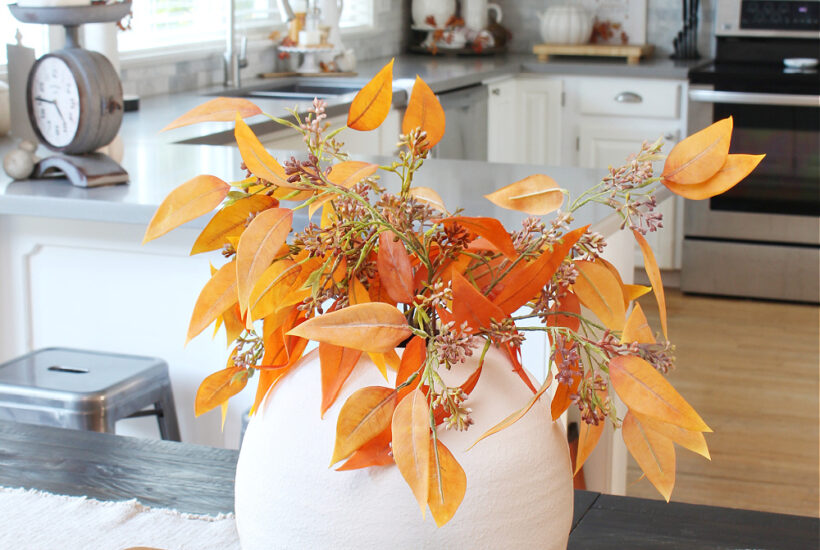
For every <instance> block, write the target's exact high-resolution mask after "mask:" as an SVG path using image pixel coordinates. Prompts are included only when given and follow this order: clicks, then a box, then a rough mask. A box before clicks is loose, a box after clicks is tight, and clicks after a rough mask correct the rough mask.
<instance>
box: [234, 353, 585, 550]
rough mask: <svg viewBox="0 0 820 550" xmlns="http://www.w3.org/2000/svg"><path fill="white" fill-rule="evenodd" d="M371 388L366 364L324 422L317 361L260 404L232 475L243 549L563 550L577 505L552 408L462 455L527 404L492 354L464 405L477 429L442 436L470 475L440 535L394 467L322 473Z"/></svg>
mask: <svg viewBox="0 0 820 550" xmlns="http://www.w3.org/2000/svg"><path fill="white" fill-rule="evenodd" d="M472 359H473V360H471V361H468V362H467V363H465V364H463V365H460V366H459V367H457V368H454V369H453V371H451V372H450V373H446V374H447V375H448V376H447V378H449V380H447V383H448V384H449V385H456V384H460V383H461V382H463V381H464V380H465V379H466V378H467V377H468V376H469V374H470V373H472V372H473V370H474V369H475V365H476V362H475V357H473V358H472ZM456 371H457V372H456ZM370 385H382V386H384V385H386V382H385V380H384V378H383V377H382V376H381V375H380V374H379V373H378V371H377V369H376V367H375V365H373V364H372V363H371V362H370V361H369V360H366V359H363V360H362V361H361V362H360V363H359V364H358V365H357V366H356V368H355V370H354V371H353V373H352V375H351V377H350V379H349V380H348V382H347V383H346V385H345V387H344V389H343V390H342V393H341V394H340V396H339V399H338V400H337V401H336V403H335V404H334V406H333V407H332V408H331V409H330V410H328V412H327V413H326V414H325V418H324V420H320V419H319V406H320V399H321V398H320V372H319V357H318V354H317V353H315V352H314V353H312V354H310V355H308V356H306V358H305V359H304V364H302V365H301V367H299V368H298V369H297V370H296V371H295V372H293V373H292V374H290V375H289V376H288V377H287V378H286V379H285V380H283V381H282V383H281V384H280V385H279V387H277V388H275V389H274V390H273V391H272V392H270V393H269V394H268V396H267V398H266V400H265V401H264V403H263V405H262V406H260V411H259V412H258V413H257V414H256V415H255V416H254V417H253V418H252V419H251V422H250V424H249V425H248V429H247V431H246V433H245V439H244V441H243V443H242V450H241V451H240V454H239V463H238V464H237V468H236V505H235V506H236V523H237V530H238V531H239V538H240V541H241V543H242V548H243V549H244V550H261V549H264V550H268V549H271V548H288V549H291V548H308V549H319V548H321V549H324V548H327V549H331V548H332V549H334V550H342V549H369V548H397V549H399V548H400V549H405V548H413V549H416V548H435V549H437V550H440V549H442V548H504V549H515V548H526V549H533V548H538V549H539V550H553V549H554V550H558V549H561V550H563V549H565V548H566V545H567V539H568V536H569V530H570V527H571V524H572V506H573V487H572V475H571V470H570V458H569V450H568V447H567V441H566V435H565V434H564V431H563V429H562V428H561V427H560V425H558V424H557V423H554V422H552V420H551V417H550V410H549V404H548V399H546V398H544V399H542V400H541V401H539V402H538V403H537V404H536V405H535V406H534V407H533V409H532V410H530V412H529V413H528V414H527V415H526V416H525V417H524V418H523V419H521V420H519V421H518V422H517V423H516V424H514V425H513V426H511V427H510V428H507V429H506V430H503V431H501V432H499V433H498V434H495V435H493V436H491V437H489V438H487V439H485V440H484V441H482V442H480V443H479V444H478V445H476V446H475V447H474V448H473V449H471V450H470V451H466V449H467V448H468V447H469V446H470V445H471V444H472V443H473V442H474V441H475V440H476V439H477V438H478V437H479V436H480V435H481V434H482V433H484V432H485V431H486V430H488V429H489V428H490V427H492V426H493V425H495V424H496V423H498V422H499V421H501V420H502V419H504V418H506V417H507V416H508V415H509V414H510V413H512V412H514V411H516V410H518V409H520V408H521V407H522V406H524V405H525V404H526V403H527V401H528V400H529V399H530V397H531V396H532V393H531V392H530V391H529V390H528V389H527V388H526V386H525V385H524V384H523V383H522V381H521V380H520V378H518V376H517V375H516V374H514V373H513V372H512V370H511V367H510V364H509V362H508V360H507V359H506V358H505V357H504V356H503V355H502V354H501V353H500V352H498V351H496V350H495V349H491V350H490V351H489V352H488V353H487V358H486V362H485V364H484V368H483V370H482V374H481V378H480V380H479V382H478V385H477V386H476V388H475V390H474V391H473V393H472V394H471V395H470V400H469V403H470V405H469V406H470V407H472V409H473V420H474V421H475V424H474V425H473V426H471V427H470V429H469V430H468V431H467V432H456V431H445V430H440V431H439V434H440V438H441V440H442V441H443V442H444V443H445V445H447V447H448V448H449V449H450V450H451V451H452V453H453V455H454V456H455V457H456V459H457V460H458V461H459V463H460V464H461V466H462V467H463V468H464V471H465V473H466V475H467V492H466V495H465V497H464V501H463V502H462V504H461V506H460V508H459V509H458V511H457V512H456V514H455V516H454V517H453V519H451V520H450V522H449V523H447V524H446V525H444V526H443V527H441V528H438V527H436V524H435V522H434V521H433V518H432V517H431V516H430V514H429V510H428V511H427V514H426V517H425V518H422V515H421V512H420V510H419V507H418V504H417V503H416V500H415V498H414V497H413V494H412V492H411V491H410V488H409V487H408V486H407V484H406V483H405V481H404V479H403V478H402V476H401V474H400V473H399V471H398V468H396V466H395V465H391V466H380V467H373V468H367V469H363V470H354V471H348V472H337V471H335V470H333V469H329V468H328V464H329V462H330V457H331V454H332V451H333V442H334V438H335V431H336V418H337V417H338V414H339V409H340V408H341V405H342V403H344V401H345V400H346V399H347V397H348V396H349V395H350V394H351V393H352V392H353V391H355V390H356V389H358V388H361V387H363V386H370Z"/></svg>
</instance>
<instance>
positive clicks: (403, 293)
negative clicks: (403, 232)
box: [376, 231, 415, 304]
mask: <svg viewBox="0 0 820 550" xmlns="http://www.w3.org/2000/svg"><path fill="white" fill-rule="evenodd" d="M376 267H377V269H378V270H379V278H380V279H381V281H382V285H384V288H385V290H386V291H387V295H388V296H390V298H391V299H392V300H393V301H395V302H402V303H405V304H412V303H413V298H415V293H414V292H413V268H412V267H411V266H410V256H409V255H408V254H407V250H405V248H404V243H403V242H402V241H401V240H397V238H396V237H395V235H394V234H393V232H392V231H382V232H381V234H379V252H378V255H377V256H376Z"/></svg>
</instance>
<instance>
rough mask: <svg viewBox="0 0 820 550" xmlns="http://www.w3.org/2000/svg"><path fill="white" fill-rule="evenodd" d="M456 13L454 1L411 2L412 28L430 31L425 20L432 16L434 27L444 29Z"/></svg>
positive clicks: (417, 0)
mask: <svg viewBox="0 0 820 550" xmlns="http://www.w3.org/2000/svg"><path fill="white" fill-rule="evenodd" d="M455 13H456V0H413V7H412V14H413V26H414V27H416V28H421V29H432V27H431V26H430V24H429V23H428V22H427V18H428V17H430V16H432V17H433V18H434V19H435V21H436V25H435V26H436V27H438V28H440V29H441V28H444V26H445V25H446V24H447V21H449V20H450V18H451V17H452V16H453V15H455Z"/></svg>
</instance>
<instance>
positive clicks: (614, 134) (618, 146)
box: [578, 119, 680, 269]
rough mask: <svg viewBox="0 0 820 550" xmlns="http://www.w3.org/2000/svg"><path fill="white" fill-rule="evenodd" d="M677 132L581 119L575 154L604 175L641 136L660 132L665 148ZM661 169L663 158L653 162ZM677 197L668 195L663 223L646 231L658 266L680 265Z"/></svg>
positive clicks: (635, 149) (631, 151) (640, 261)
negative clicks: (651, 230) (583, 120)
mask: <svg viewBox="0 0 820 550" xmlns="http://www.w3.org/2000/svg"><path fill="white" fill-rule="evenodd" d="M679 135H680V134H679V131H678V129H677V128H666V127H663V126H658V125H653V124H636V123H635V121H634V120H633V119H630V120H628V121H623V122H619V123H616V122H613V123H612V124H607V125H600V124H598V123H596V124H589V123H582V124H581V125H580V127H579V133H578V137H579V139H578V156H579V160H580V164H581V166H582V167H583V168H595V169H600V170H602V172H601V175H604V173H605V172H604V170H606V169H607V168H608V167H609V166H621V165H622V164H624V163H625V162H626V159H627V157H629V155H631V154H634V153H636V152H638V151H639V150H640V147H641V143H642V142H643V140H654V139H656V138H657V137H659V136H663V137H664V141H665V143H666V145H665V146H664V151H666V152H668V151H669V150H671V148H672V147H673V146H674V145H675V143H677V141H678V140H679ZM662 169H663V163H662V162H657V163H655V173H656V174H659V173H660V171H661V170H662ZM677 201H678V198H677V197H670V198H668V199H666V200H665V201H663V202H662V203H661V204H660V205H659V206H658V211H659V212H660V213H661V214H662V215H663V227H662V228H661V229H659V230H658V231H655V232H653V233H648V234H647V235H646V239H647V241H648V242H649V244H650V245H651V246H652V249H653V250H654V251H655V255H656V259H657V261H658V265H659V267H660V268H661V269H678V268H680V265H678V262H677V261H676V256H677V257H679V256H680V254H679V251H678V250H677V248H678V247H679V244H678V243H677V239H676V232H675V225H676V223H677V208H676V206H677ZM636 263H638V264H639V265H643V258H642V257H640V251H636Z"/></svg>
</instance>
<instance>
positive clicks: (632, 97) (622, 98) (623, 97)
mask: <svg viewBox="0 0 820 550" xmlns="http://www.w3.org/2000/svg"><path fill="white" fill-rule="evenodd" d="M615 101H617V102H618V103H643V98H642V97H641V96H639V95H638V94H636V93H635V92H621V93H619V94H618V95H616V96H615Z"/></svg>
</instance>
